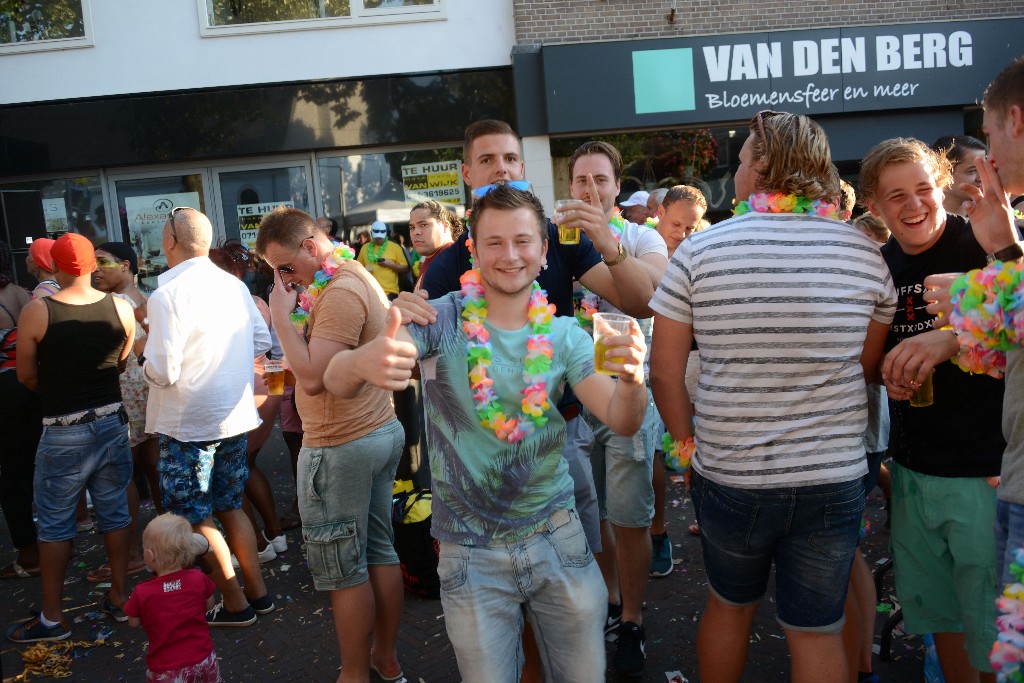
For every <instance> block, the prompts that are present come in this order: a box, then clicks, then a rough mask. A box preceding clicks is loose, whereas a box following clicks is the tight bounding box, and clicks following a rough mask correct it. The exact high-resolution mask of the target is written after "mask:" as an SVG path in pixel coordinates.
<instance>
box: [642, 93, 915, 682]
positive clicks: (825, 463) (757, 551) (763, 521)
mask: <svg viewBox="0 0 1024 683" xmlns="http://www.w3.org/2000/svg"><path fill="white" fill-rule="evenodd" d="M749 131H750V132H749V136H748V137H747V139H746V141H745V142H744V143H743V148H742V149H741V150H740V155H739V156H740V166H739V169H738V170H737V172H736V192H737V196H738V198H740V199H741V200H742V201H740V203H739V204H738V206H737V210H736V213H737V214H738V215H737V216H735V217H733V218H731V219H729V220H726V221H723V222H721V223H718V224H717V225H716V226H715V227H714V229H713V230H708V231H706V232H699V233H696V234H694V235H691V236H690V238H689V239H686V240H684V241H683V243H682V244H681V245H680V247H679V248H678V249H677V250H676V253H675V254H674V255H673V257H672V260H671V261H670V262H669V266H668V271H667V272H666V273H665V278H664V280H662V283H661V285H660V286H659V288H658V291H657V293H656V294H655V296H654V300H653V301H652V302H651V307H652V308H653V309H654V310H655V312H656V315H655V322H654V329H655V334H654V343H653V348H652V352H651V365H652V367H657V368H658V372H657V373H654V374H652V375H651V386H652V389H653V390H654V398H655V401H656V402H657V404H658V408H659V410H660V411H661V416H662V418H663V419H664V421H665V427H666V428H667V430H668V432H669V434H671V435H672V437H673V438H674V439H675V440H676V443H675V448H676V449H678V450H679V451H680V452H686V451H690V450H692V448H693V440H692V438H691V437H692V435H693V434H694V427H693V422H692V419H693V413H692V410H691V405H692V404H693V402H692V399H691V397H690V395H689V392H688V391H687V389H686V386H685V384H684V381H683V378H684V377H685V375H686V368H687V363H688V354H687V353H686V352H687V351H688V350H689V349H690V344H691V342H692V340H693V339H695V338H696V340H697V341H698V342H699V345H700V354H701V369H700V382H699V384H698V388H697V396H696V404H697V406H698V407H699V410H698V411H697V416H696V423H695V424H696V437H697V443H696V451H695V452H694V454H693V456H692V465H693V469H694V473H693V483H692V487H691V495H692V498H693V501H694V508H695V511H696V513H697V522H698V523H699V524H700V531H701V547H702V549H703V555H704V566H705V570H706V571H707V576H708V585H709V591H708V602H707V608H706V609H705V611H704V615H703V617H702V618H701V622H700V627H699V629H698V633H697V661H698V669H699V672H700V677H701V679H702V680H706V681H716V683H717V682H730V681H738V680H739V679H740V678H741V676H742V674H743V669H744V667H745V665H746V659H747V648H748V644H749V633H750V628H751V625H752V623H753V619H754V615H755V613H756V612H757V607H758V604H759V603H760V601H761V599H762V598H763V596H764V593H765V592H766V590H767V584H768V579H769V575H770V572H771V566H772V564H773V563H774V564H775V567H776V571H775V582H776V603H777V619H778V621H779V622H780V623H781V624H782V626H783V628H784V629H785V633H786V643H787V645H788V646H789V651H790V655H791V659H792V679H793V681H796V682H798V683H800V682H806V683H812V682H813V683H822V682H824V681H828V682H835V683H840V682H845V681H846V680H847V675H848V674H847V666H846V659H845V657H844V654H843V645H842V639H841V636H840V632H841V630H842V626H843V604H844V601H845V598H846V587H847V582H848V580H849V575H850V566H851V563H852V561H853V555H854V551H855V549H856V544H857V536H858V533H859V530H860V521H861V515H862V513H863V509H864V485H863V483H862V481H861V478H862V477H863V476H864V474H865V473H866V471H867V467H866V465H865V457H864V454H865V451H864V439H863V436H864V430H865V428H866V427H867V408H866V387H865V377H866V376H868V377H870V374H871V372H872V371H873V370H874V369H876V368H877V367H878V363H879V361H880V358H881V354H882V345H883V343H884V341H885V335H886V333H887V331H888V325H889V321H890V320H891V317H892V311H893V306H894V304H895V294H894V292H893V289H892V284H891V281H890V278H889V275H888V271H887V270H886V268H885V263H884V262H883V261H882V258H881V255H880V254H879V253H878V249H877V248H876V247H875V246H874V245H873V244H872V243H871V242H870V241H869V240H868V238H867V237H865V236H864V235H862V234H860V233H859V232H857V231H856V230H851V229H850V227H849V226H848V225H845V224H844V223H841V222H839V221H838V220H837V207H836V205H835V200H836V197H837V196H838V194H839V177H838V175H837V174H836V170H835V167H834V166H833V165H832V159H831V155H830V153H829V144H828V139H827V138H826V136H825V133H824V131H823V130H822V129H821V127H820V126H818V125H817V124H816V123H814V122H813V121H812V120H811V119H809V118H807V117H805V116H800V115H797V114H788V113H781V112H771V111H766V112H761V113H759V114H757V115H756V116H755V117H754V118H753V119H752V120H751V121H750V126H749ZM858 361H859V362H858Z"/></svg>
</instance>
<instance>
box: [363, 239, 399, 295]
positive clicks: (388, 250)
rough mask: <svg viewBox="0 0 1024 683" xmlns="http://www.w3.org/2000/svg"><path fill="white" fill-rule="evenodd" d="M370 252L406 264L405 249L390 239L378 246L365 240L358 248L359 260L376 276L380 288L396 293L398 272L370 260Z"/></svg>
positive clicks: (377, 256)
mask: <svg viewBox="0 0 1024 683" xmlns="http://www.w3.org/2000/svg"><path fill="white" fill-rule="evenodd" d="M371 253H372V254H373V255H374V256H375V257H376V258H386V259H387V260H389V261H393V262H394V263H405V264H408V261H406V260H405V251H403V250H402V247H400V246H399V245H398V244H396V243H395V242H392V241H391V240H385V241H384V244H382V245H381V246H379V247H378V246H377V245H376V244H374V243H373V242H367V243H366V244H364V245H363V248H362V249H360V250H359V262H360V263H362V264H363V266H364V267H365V268H366V269H367V270H368V271H370V274H371V275H373V277H374V278H376V280H377V282H379V283H380V286H381V289H383V290H384V292H385V293H386V294H398V273H396V272H395V271H393V270H391V269H390V268H387V267H385V266H380V265H377V264H376V263H374V262H373V261H371V260H370V254H371Z"/></svg>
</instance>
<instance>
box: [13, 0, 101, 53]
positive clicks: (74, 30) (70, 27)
mask: <svg viewBox="0 0 1024 683" xmlns="http://www.w3.org/2000/svg"><path fill="white" fill-rule="evenodd" d="M84 36H85V20H84V18H83V12H82V0H45V1H43V0H37V1H36V2H3V3H0V45H17V44H19V43H31V42H36V41H41V40H59V39H62V38H82V37H84Z"/></svg>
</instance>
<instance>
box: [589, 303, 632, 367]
mask: <svg viewBox="0 0 1024 683" xmlns="http://www.w3.org/2000/svg"><path fill="white" fill-rule="evenodd" d="M631 322H632V318H630V317H629V316H628V315H622V314H621V313H595V314H594V370H596V371H597V372H600V373H601V374H603V375H618V374H619V373H618V372H616V371H613V370H606V369H605V367H604V362H605V357H606V356H607V355H608V346H607V344H606V343H605V339H607V338H608V337H617V336H619V335H622V334H629V333H630V332H631V330H632V324H631Z"/></svg>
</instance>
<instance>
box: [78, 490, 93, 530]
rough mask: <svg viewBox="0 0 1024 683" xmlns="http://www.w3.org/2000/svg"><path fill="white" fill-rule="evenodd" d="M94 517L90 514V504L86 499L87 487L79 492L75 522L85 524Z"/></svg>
mask: <svg viewBox="0 0 1024 683" xmlns="http://www.w3.org/2000/svg"><path fill="white" fill-rule="evenodd" d="M91 521H92V517H90V516H89V504H88V501H86V499H85V489H84V488H83V489H82V492H81V493H79V494H78V506H77V507H76V508H75V522H76V523H78V524H84V523H85V522H91Z"/></svg>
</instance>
